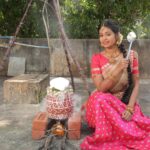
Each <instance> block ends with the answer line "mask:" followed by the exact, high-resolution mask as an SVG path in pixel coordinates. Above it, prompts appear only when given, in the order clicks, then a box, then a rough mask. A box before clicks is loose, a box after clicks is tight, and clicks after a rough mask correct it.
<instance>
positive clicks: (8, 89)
mask: <svg viewBox="0 0 150 150" xmlns="http://www.w3.org/2000/svg"><path fill="white" fill-rule="evenodd" d="M48 84H49V75H48V74H22V75H19V76H16V77H13V78H10V79H8V80H5V81H4V84H3V94H4V102H6V103H27V104H36V103H39V102H40V101H41V99H42V98H43V97H44V96H45V94H46V88H47V86H48Z"/></svg>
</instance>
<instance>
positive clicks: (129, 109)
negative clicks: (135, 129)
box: [126, 106, 134, 114]
mask: <svg viewBox="0 0 150 150" xmlns="http://www.w3.org/2000/svg"><path fill="white" fill-rule="evenodd" d="M126 110H127V111H129V112H130V113H131V114H133V112H134V108H133V107H131V106H127V107H126Z"/></svg>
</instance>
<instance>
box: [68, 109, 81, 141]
mask: <svg viewBox="0 0 150 150" xmlns="http://www.w3.org/2000/svg"><path fill="white" fill-rule="evenodd" d="M80 131H81V113H80V112H75V113H73V115H72V116H71V117H70V118H69V119H68V138H69V139H74V140H75V139H79V138H80Z"/></svg>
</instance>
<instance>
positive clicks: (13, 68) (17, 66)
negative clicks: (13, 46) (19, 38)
mask: <svg viewBox="0 0 150 150" xmlns="http://www.w3.org/2000/svg"><path fill="white" fill-rule="evenodd" d="M23 73H25V58H24V57H10V58H9V63H8V72H7V75H8V76H17V75H20V74H23Z"/></svg>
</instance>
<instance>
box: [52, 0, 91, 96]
mask: <svg viewBox="0 0 150 150" xmlns="http://www.w3.org/2000/svg"><path fill="white" fill-rule="evenodd" d="M53 4H54V8H55V11H56V16H57V19H58V24H59V29H60V32H61V35H62V41H64V46H65V48H66V50H67V52H68V54H70V56H71V58H72V60H73V62H74V64H75V65H76V66H77V68H78V70H79V73H80V76H81V78H82V80H83V82H84V85H85V89H86V90H87V92H88V94H89V95H90V91H89V87H88V84H87V81H86V76H85V74H84V70H83V69H82V68H81V66H80V64H79V63H78V61H77V60H76V59H75V57H73V55H72V54H71V46H70V43H69V40H68V37H67V35H66V32H65V30H64V26H63V23H62V19H61V13H60V5H59V0H53Z"/></svg>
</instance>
